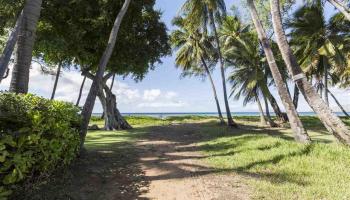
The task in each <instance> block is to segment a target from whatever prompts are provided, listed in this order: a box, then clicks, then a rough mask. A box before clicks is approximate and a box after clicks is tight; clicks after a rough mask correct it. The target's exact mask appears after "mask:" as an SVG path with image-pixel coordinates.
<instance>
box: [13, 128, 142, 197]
mask: <svg viewBox="0 0 350 200" xmlns="http://www.w3.org/2000/svg"><path fill="white" fill-rule="evenodd" d="M96 133H97V132H95V133H94V132H90V133H89V134H90V137H89V138H88V139H87V143H88V144H87V145H86V146H87V148H86V149H87V150H86V152H85V153H84V154H83V155H82V156H81V157H79V158H78V159H77V160H76V161H75V162H74V163H72V165H71V166H70V167H69V168H68V169H58V170H57V172H56V173H54V174H53V175H51V176H50V177H45V178H42V179H41V180H40V179H37V180H32V181H31V182H27V183H25V184H24V186H23V187H21V189H19V190H17V191H16V193H15V194H14V196H13V197H12V199H15V200H22V199H23V200H24V199H25V200H34V199H35V200H51V199H57V200H61V199H62V200H66V199H72V200H99V199H103V200H114V199H115V200H130V199H137V198H138V196H140V195H141V193H142V192H143V188H145V187H147V185H148V183H147V181H146V180H145V179H144V172H143V171H142V169H141V168H140V166H139V165H138V155H137V152H136V151H135V148H134V147H133V146H132V143H131V142H130V141H129V140H127V139H125V136H124V135H120V134H116V133H114V134H113V133H107V134H106V135H108V137H110V140H108V141H106V142H105V143H104V142H103V139H104V137H100V135H94V134H96ZM136 134H142V133H136V132H135V135H136ZM106 137H107V136H106ZM113 139H114V142H113Z"/></svg>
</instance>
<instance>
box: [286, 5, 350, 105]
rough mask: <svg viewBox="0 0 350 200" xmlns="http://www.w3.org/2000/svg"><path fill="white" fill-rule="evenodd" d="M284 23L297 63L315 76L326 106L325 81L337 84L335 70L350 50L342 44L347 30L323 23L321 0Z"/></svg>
mask: <svg viewBox="0 0 350 200" xmlns="http://www.w3.org/2000/svg"><path fill="white" fill-rule="evenodd" d="M333 18H334V17H332V19H333ZM287 25H288V27H289V28H290V29H291V33H290V34H289V36H290V37H291V41H290V44H291V46H292V48H294V49H296V51H295V55H296V57H297V58H298V60H299V61H300V62H299V64H300V66H301V67H302V68H303V69H304V71H305V73H306V75H307V76H308V77H310V76H312V75H313V76H315V77H316V80H317V81H316V88H317V90H318V91H319V92H320V94H321V96H323V95H322V94H324V100H325V101H326V103H327V105H328V106H329V101H328V90H329V89H328V84H329V83H332V85H335V84H337V83H338V82H339V78H338V72H339V71H344V69H345V68H346V67H347V60H348V59H347V53H348V52H349V50H346V48H345V47H349V45H347V41H348V40H349V38H350V35H349V33H346V34H339V32H338V31H337V30H335V27H333V26H332V24H331V23H326V20H325V17H324V14H323V7H322V4H321V2H320V1H318V3H314V4H311V5H309V4H307V5H305V6H303V7H301V8H299V9H298V10H297V11H296V12H295V13H294V15H293V18H292V19H291V20H290V22H289V23H287ZM310 27H312V28H310ZM333 29H334V30H333Z"/></svg>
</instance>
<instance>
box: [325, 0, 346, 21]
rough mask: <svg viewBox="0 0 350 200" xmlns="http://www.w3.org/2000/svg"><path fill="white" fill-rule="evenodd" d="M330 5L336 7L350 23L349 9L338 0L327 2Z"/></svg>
mask: <svg viewBox="0 0 350 200" xmlns="http://www.w3.org/2000/svg"><path fill="white" fill-rule="evenodd" d="M327 1H328V2H329V3H331V4H332V5H333V6H334V7H336V8H337V9H338V10H339V11H340V12H341V13H342V14H343V15H344V16H345V18H346V19H347V20H348V21H350V12H349V9H348V8H347V7H346V6H345V5H344V4H343V3H341V2H339V1H338V0H327Z"/></svg>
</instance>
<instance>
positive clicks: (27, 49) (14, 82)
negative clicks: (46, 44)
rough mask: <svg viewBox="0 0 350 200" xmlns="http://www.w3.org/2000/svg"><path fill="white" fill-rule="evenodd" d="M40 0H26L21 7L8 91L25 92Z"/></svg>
mask: <svg viewBox="0 0 350 200" xmlns="http://www.w3.org/2000/svg"><path fill="white" fill-rule="evenodd" d="M41 4H42V0H26V1H25V4H24V8H23V19H22V20H23V21H22V26H21V27H20V32H19V35H18V41H17V52H16V58H15V65H14V67H13V71H12V79H11V85H10V92H15V93H27V92H28V83H29V70H30V65H31V62H32V54H33V48H34V42H35V35H36V29H37V24H38V21H39V17H40V12H41Z"/></svg>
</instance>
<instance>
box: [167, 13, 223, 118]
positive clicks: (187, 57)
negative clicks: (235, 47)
mask: <svg viewBox="0 0 350 200" xmlns="http://www.w3.org/2000/svg"><path fill="white" fill-rule="evenodd" d="M173 23H174V25H176V26H177V27H178V28H179V29H178V30H175V31H173V32H172V34H171V43H172V45H173V47H174V49H176V50H177V54H176V61H175V62H176V66H178V67H181V69H182V70H183V71H184V73H185V74H187V75H188V74H191V75H192V74H200V75H202V74H205V75H206V76H207V77H208V78H209V80H210V84H211V87H212V90H213V94H214V99H215V103H216V107H217V110H218V114H219V119H220V122H221V123H225V121H224V118H223V116H222V113H221V108H220V103H219V100H218V96H217V92H216V87H215V84H214V81H213V78H212V75H211V70H210V68H209V65H208V63H207V61H208V60H210V58H211V57H213V54H214V52H213V49H214V47H213V45H212V43H211V41H210V39H209V38H208V36H206V35H205V34H203V33H200V32H199V30H198V29H197V30H191V29H190V28H189V27H186V23H185V21H184V20H183V18H180V17H178V18H175V19H174V21H173ZM198 66H199V67H198Z"/></svg>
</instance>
